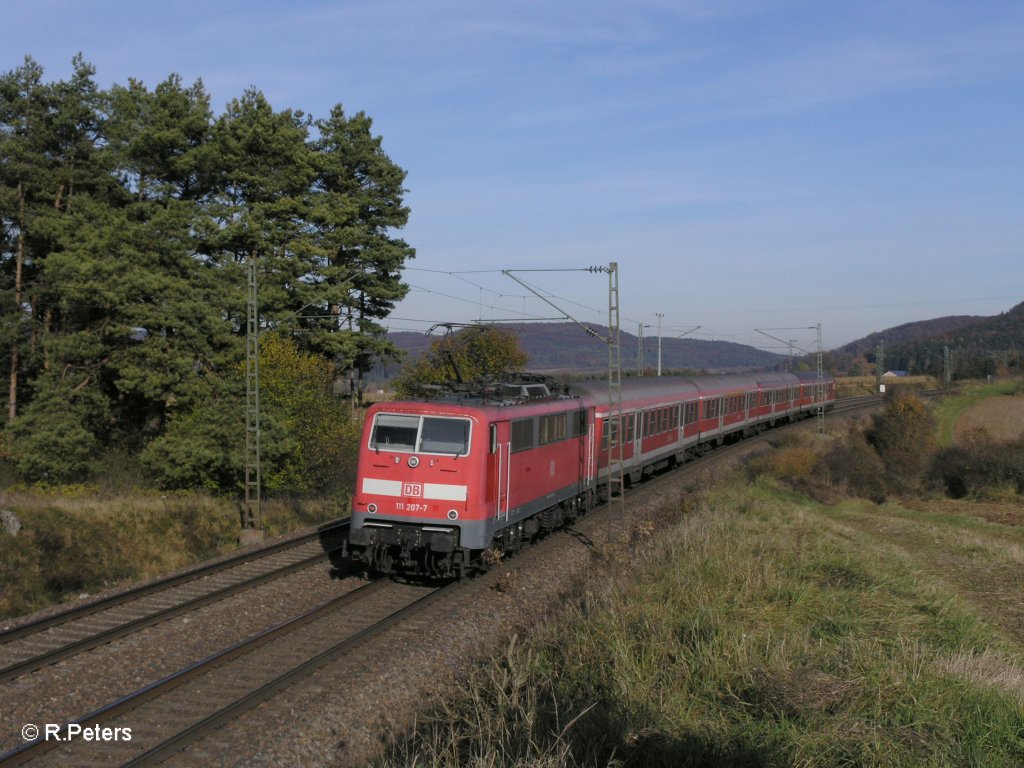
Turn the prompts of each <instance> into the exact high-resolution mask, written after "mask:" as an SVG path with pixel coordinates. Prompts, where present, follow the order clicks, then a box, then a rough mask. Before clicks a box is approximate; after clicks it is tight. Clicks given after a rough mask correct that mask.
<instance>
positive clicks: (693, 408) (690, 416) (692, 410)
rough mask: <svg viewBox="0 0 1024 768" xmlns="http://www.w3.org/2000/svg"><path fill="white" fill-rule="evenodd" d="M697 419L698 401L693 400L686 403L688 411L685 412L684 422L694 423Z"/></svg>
mask: <svg viewBox="0 0 1024 768" xmlns="http://www.w3.org/2000/svg"><path fill="white" fill-rule="evenodd" d="M696 421H697V401H696V400H692V401H691V402H689V403H687V404H686V411H685V413H684V414H683V423H684V424H687V425H688V424H694V423H695V422H696Z"/></svg>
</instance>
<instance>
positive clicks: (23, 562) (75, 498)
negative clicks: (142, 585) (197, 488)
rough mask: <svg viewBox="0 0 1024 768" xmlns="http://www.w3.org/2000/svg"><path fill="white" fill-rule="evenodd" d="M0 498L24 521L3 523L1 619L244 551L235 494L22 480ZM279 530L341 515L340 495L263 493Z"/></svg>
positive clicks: (267, 516) (269, 522) (268, 525)
mask: <svg viewBox="0 0 1024 768" xmlns="http://www.w3.org/2000/svg"><path fill="white" fill-rule="evenodd" d="M0 496H2V500H0V506H2V507H3V508H4V509H7V510H13V511H14V512H15V514H16V515H17V518H18V520H19V522H20V523H21V529H20V530H19V531H18V533H17V535H11V534H9V533H7V532H6V531H4V530H0V619H4V618H10V617H13V616H19V615H22V614H25V613H29V612H31V611H35V610H38V609H40V608H44V607H47V606H49V605H52V604H54V603H58V602H61V601H63V600H66V599H69V598H74V597H78V596H79V595H82V594H91V593H95V592H99V591H102V590H104V589H108V588H110V587H113V586H116V585H119V584H122V583H124V582H128V581H134V580H139V579H147V578H153V577H156V576H160V575H163V574H166V573H169V572H172V571H175V570H178V569H180V568H183V567H186V566H188V565H191V564H193V563H197V562H200V561H202V560H206V559H209V558H211V557H215V556H218V555H222V554H226V553H229V552H231V551H234V550H236V549H238V547H239V544H238V534H239V521H240V511H239V508H238V504H237V502H236V501H234V500H232V499H229V498H225V497H217V496H210V495H207V494H201V493H169V494H161V493H155V492H154V493H134V494H116V495H105V494H101V493H97V492H96V489H95V488H92V487H88V486H64V487H61V488H49V489H38V488H21V489H18V490H13V491H12V490H8V491H6V492H4V493H3V494H0ZM262 509H263V517H264V528H265V530H266V531H267V534H268V535H269V536H276V535H280V534H283V533H287V532H290V531H293V530H297V529H300V528H305V527H310V526H313V525H315V524H316V523H319V522H323V521H325V520H329V519H333V518H337V517H342V516H343V514H344V509H345V505H344V503H343V499H340V498H339V499H320V500H314V501H302V502H299V501H289V500H283V499H269V500H264V502H263V504H262Z"/></svg>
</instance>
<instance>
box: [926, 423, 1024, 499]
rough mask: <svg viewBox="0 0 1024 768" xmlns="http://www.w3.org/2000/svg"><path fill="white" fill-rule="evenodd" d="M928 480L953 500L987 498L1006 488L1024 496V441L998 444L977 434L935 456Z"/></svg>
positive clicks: (1020, 439)
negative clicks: (985, 496) (970, 497)
mask: <svg viewBox="0 0 1024 768" xmlns="http://www.w3.org/2000/svg"><path fill="white" fill-rule="evenodd" d="M927 480H928V482H929V484H930V485H931V486H932V487H934V488H936V489H939V490H941V491H943V492H944V493H945V494H946V495H947V496H950V497H952V498H954V499H959V498H963V497H965V496H984V495H986V494H989V493H992V492H994V491H999V490H1002V489H1007V488H1009V489H1012V490H1013V491H1016V493H1024V438H1019V439H1017V440H1015V441H1013V442H1010V443H999V442H993V441H992V440H991V439H990V438H988V437H987V435H985V434H982V433H974V434H973V435H971V436H969V437H968V439H967V440H965V441H963V442H961V443H959V444H957V445H953V446H950V447H948V448H943V449H942V450H940V451H939V452H938V453H936V454H935V456H934V458H933V459H932V462H931V465H930V467H929V469H928V474H927Z"/></svg>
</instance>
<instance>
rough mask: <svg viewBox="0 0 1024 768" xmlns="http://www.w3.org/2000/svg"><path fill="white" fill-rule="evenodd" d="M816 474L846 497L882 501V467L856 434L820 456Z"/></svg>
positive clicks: (883, 478) (883, 495)
mask: <svg viewBox="0 0 1024 768" xmlns="http://www.w3.org/2000/svg"><path fill="white" fill-rule="evenodd" d="M816 474H817V475H818V476H819V477H820V478H821V479H822V480H823V481H824V482H825V483H826V484H828V485H832V486H835V487H838V488H839V489H840V490H842V491H843V492H844V493H846V494H847V495H850V496H856V497H859V498H863V499H869V500H871V501H873V502H875V503H876V504H881V503H882V502H883V501H885V496H886V483H885V466H884V465H883V464H882V460H881V459H880V458H879V456H878V454H877V453H875V451H873V450H872V449H871V446H869V445H868V444H867V443H866V442H865V440H864V437H863V436H862V435H861V434H859V433H851V434H850V435H849V436H848V437H847V438H846V439H845V440H843V441H842V442H840V443H838V444H837V445H835V446H834V447H833V448H832V450H830V451H829V452H828V453H827V454H825V455H824V456H822V457H821V460H820V461H819V462H818V465H817V467H816Z"/></svg>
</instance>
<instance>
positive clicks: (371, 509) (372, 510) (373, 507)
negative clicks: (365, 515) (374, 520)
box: [366, 504, 377, 515]
mask: <svg viewBox="0 0 1024 768" xmlns="http://www.w3.org/2000/svg"><path fill="white" fill-rule="evenodd" d="M366 511H367V512H369V513H370V514H371V515H375V514H377V505H376V504H367V505H366Z"/></svg>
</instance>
